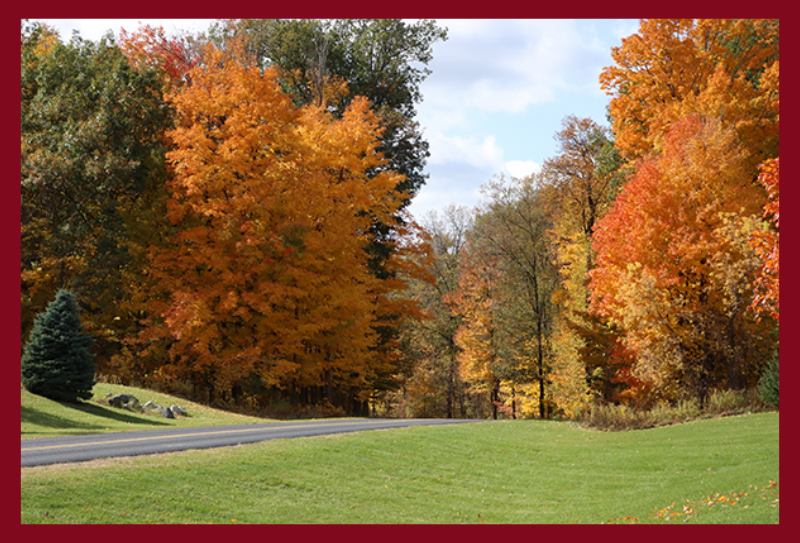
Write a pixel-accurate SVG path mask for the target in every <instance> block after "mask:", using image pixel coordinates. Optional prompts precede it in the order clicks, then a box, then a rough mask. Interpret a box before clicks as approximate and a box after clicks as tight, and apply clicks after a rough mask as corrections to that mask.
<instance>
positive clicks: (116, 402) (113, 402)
mask: <svg viewBox="0 0 800 543" xmlns="http://www.w3.org/2000/svg"><path fill="white" fill-rule="evenodd" d="M106 397H107V398H108V405H110V406H112V407H118V408H121V409H130V410H137V409H140V408H139V400H138V398H136V396H133V395H131V394H114V395H112V396H111V397H110V398H109V397H108V395H106Z"/></svg>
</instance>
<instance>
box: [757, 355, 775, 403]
mask: <svg viewBox="0 0 800 543" xmlns="http://www.w3.org/2000/svg"><path fill="white" fill-rule="evenodd" d="M778 364H779V362H778V350H777V349H776V350H775V355H774V356H773V357H772V360H770V361H769V364H768V365H767V367H766V368H765V369H764V373H762V374H761V380H760V381H759V382H758V394H759V396H760V397H761V401H763V402H764V403H765V404H767V405H770V406H773V407H778V381H779V373H780V372H779V369H778Z"/></svg>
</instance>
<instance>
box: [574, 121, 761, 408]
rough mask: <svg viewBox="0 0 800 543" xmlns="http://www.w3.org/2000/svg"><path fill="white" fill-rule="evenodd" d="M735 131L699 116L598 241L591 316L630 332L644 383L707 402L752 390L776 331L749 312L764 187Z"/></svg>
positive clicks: (603, 224)
mask: <svg viewBox="0 0 800 543" xmlns="http://www.w3.org/2000/svg"><path fill="white" fill-rule="evenodd" d="M749 179H750V170H749V161H748V159H747V154H746V153H745V152H744V151H743V149H742V146H741V144H740V143H739V141H738V138H737V137H736V133H735V131H734V130H733V129H732V128H726V127H725V126H723V125H722V124H721V123H720V122H718V121H713V120H705V119H703V118H702V117H701V116H700V115H694V116H691V117H688V118H686V119H683V120H682V121H679V122H678V123H676V124H675V125H674V126H673V127H672V128H671V129H670V131H669V132H668V133H667V134H666V136H665V137H664V140H663V148H662V152H661V154H659V155H658V156H656V157H654V158H651V159H649V160H646V161H643V162H641V163H640V164H639V165H638V167H637V170H636V174H635V175H634V176H633V177H632V178H631V179H630V181H629V182H628V183H627V184H626V185H625V187H624V188H623V191H622V193H621V194H620V196H619V197H618V198H617V200H616V201H615V203H614V205H613V207H612V209H611V210H610V211H609V213H608V214H607V215H606V216H605V217H604V218H603V219H601V221H600V222H599V223H598V225H597V229H596V232H595V235H594V240H593V246H594V248H595V249H596V251H597V267H596V269H594V270H592V271H591V272H590V275H591V284H590V289H591V291H592V295H591V309H592V311H594V312H596V313H597V314H599V315H602V316H604V317H607V318H608V319H609V320H610V322H611V323H613V324H615V325H618V326H620V327H621V328H623V329H624V331H625V334H626V335H625V344H626V346H627V347H628V348H630V349H631V350H632V351H634V352H635V354H636V357H637V360H636V367H635V374H636V377H637V378H639V379H640V380H642V381H647V382H650V383H651V384H652V385H653V393H654V394H656V395H657V396H658V397H663V398H674V397H678V396H680V395H682V394H685V393H687V392H691V393H693V394H695V395H696V396H697V397H698V398H699V399H700V401H701V402H702V401H704V400H705V398H706V396H707V394H708V393H709V391H710V390H712V389H714V388H718V387H729V388H732V389H738V388H741V387H743V386H745V385H748V384H753V379H754V378H755V376H757V374H758V370H759V369H760V365H761V364H762V363H763V361H764V360H765V359H766V357H764V356H762V355H763V354H764V352H765V351H768V350H769V343H770V339H769V337H768V336H769V334H768V333H767V329H766V327H767V325H766V324H761V325H759V324H758V323H757V322H756V321H755V320H754V319H753V318H752V315H751V314H749V313H748V312H746V311H745V309H746V308H747V306H748V305H749V299H750V298H751V297H752V287H751V285H752V283H753V278H754V274H755V271H756V268H757V260H756V258H755V255H754V254H753V253H752V251H751V250H749V247H748V243H747V242H748V239H749V233H750V232H751V231H753V229H755V228H757V223H758V220H757V219H758V215H759V210H760V208H761V204H762V203H763V202H764V194H763V191H762V190H761V189H760V188H759V187H757V186H754V185H753V184H752V183H750V182H749Z"/></svg>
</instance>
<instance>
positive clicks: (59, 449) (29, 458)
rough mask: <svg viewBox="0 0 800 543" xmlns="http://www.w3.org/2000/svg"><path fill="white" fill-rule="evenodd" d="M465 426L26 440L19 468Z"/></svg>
mask: <svg viewBox="0 0 800 543" xmlns="http://www.w3.org/2000/svg"><path fill="white" fill-rule="evenodd" d="M464 422H480V421H478V420H467V419H347V420H336V419H327V420H316V421H295V422H273V423H264V424H242V425H231V426H204V427H200V428H169V429H166V430H142V431H136V432H114V433H110V434H93V435H85V436H66V437H48V438H39V439H26V440H23V441H22V467H30V466H41V465H45V464H57V463H62V462H84V461H87V460H94V459H97V458H109V457H112V456H137V455H142V454H155V453H165V452H174V451H185V450H188V449H208V448H212V447H225V446H231V445H239V444H243V443H256V442H258V441H266V440H268V439H286V438H292V437H309V436H321V435H327V434H339V433H344V432H359V431H363V430H381V429H387V428H403V427H406V426H429V425H435V424H458V423H464Z"/></svg>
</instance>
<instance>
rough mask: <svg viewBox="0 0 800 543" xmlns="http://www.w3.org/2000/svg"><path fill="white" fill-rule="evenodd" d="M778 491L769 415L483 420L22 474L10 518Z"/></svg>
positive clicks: (655, 512) (653, 502) (394, 518)
mask: <svg viewBox="0 0 800 543" xmlns="http://www.w3.org/2000/svg"><path fill="white" fill-rule="evenodd" d="M778 482H779V471H778V414H777V413H763V414H755V415H747V416H737V417H727V418H720V419H713V420H704V421H699V422H694V423H690V424H684V425H679V426H670V427H665V428H657V429H651V430H642V431H635V432H613V433H612V432H599V431H595V430H586V429H581V428H578V427H576V426H575V425H573V424H570V423H564V422H550V421H505V422H486V423H479V424H463V425H454V426H439V427H412V428H407V429H402V430H387V431H373V432H361V433H354V434H349V435H336V436H330V437H324V438H305V439H293V440H274V441H268V442H264V443H260V444H255V445H248V446H240V447H231V448H225V449H214V450H205V451H189V452H185V453H178V454H170V455H160V456H152V457H136V458H128V459H119V460H105V461H102V462H97V463H90V464H85V465H84V464H74V465H66V466H46V467H41V468H26V469H23V470H22V522H23V523H41V522H45V523H234V522H235V523H237V524H247V523H252V524H264V523H275V524H280V523H302V524H316V523H325V524H337V523H363V524H383V523H401V524H402V523H419V524H422V523H440V524H441V523H447V524H449V523H521V524H543V523H561V524H572V523H595V524H599V523H609V522H626V523H627V522H635V523H660V522H664V523H667V522H676V521H677V522H683V521H684V520H688V521H689V522H695V523H718V522H724V523H777V522H778V509H779V507H778V503H779V502H778V501H777V500H778V491H777V488H778V487H777V484H778ZM741 492H748V495H747V496H742V497H740V501H738V502H737V503H736V504H731V503H730V502H727V503H726V502H725V501H724V500H723V501H717V502H715V505H714V506H713V507H711V506H708V505H705V506H702V507H701V505H702V502H703V501H704V500H706V501H707V498H709V497H712V498H713V499H715V500H716V499H717V498H718V497H720V496H727V497H729V498H730V497H731V496H732V493H734V494H735V493H741ZM761 496H764V497H763V498H762V497H761ZM747 500H749V501H747ZM687 503H688V504H690V505H692V506H694V507H695V509H696V510H697V512H696V514H694V515H686V516H682V517H679V518H678V519H674V520H669V521H667V520H665V519H664V512H666V515H667V516H671V517H676V516H677V515H670V513H672V512H673V511H678V509H679V508H681V510H682V507H683V506H684V505H686V504H687ZM745 505H748V507H745ZM659 512H661V513H662V514H661V517H659Z"/></svg>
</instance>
